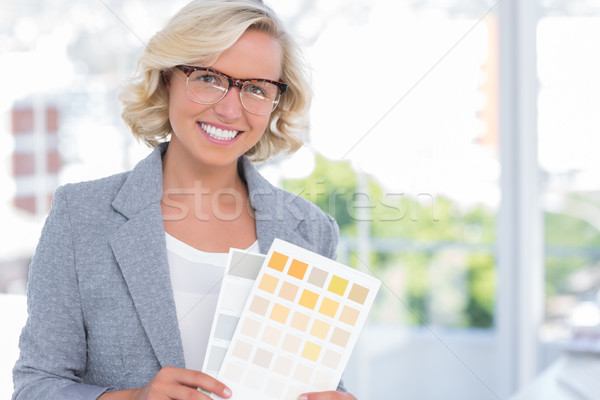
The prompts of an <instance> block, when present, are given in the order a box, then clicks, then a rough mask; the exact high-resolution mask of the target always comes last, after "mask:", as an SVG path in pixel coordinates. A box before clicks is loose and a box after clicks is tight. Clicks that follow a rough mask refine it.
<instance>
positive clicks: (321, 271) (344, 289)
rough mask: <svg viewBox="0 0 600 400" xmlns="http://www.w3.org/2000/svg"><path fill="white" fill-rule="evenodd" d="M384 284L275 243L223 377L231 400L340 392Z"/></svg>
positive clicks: (229, 352) (250, 297)
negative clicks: (230, 394)
mask: <svg viewBox="0 0 600 400" xmlns="http://www.w3.org/2000/svg"><path fill="white" fill-rule="evenodd" d="M380 283H381V282H380V281H379V280H378V279H375V278H373V277H371V276H369V275H367V274H364V273H362V272H360V271H357V270H355V269H352V268H350V267H347V266H345V265H343V264H340V263H338V262H335V261H333V260H330V259H328V258H326V257H323V256H321V255H318V254H316V253H313V252H311V251H308V250H306V249H304V248H301V247H298V246H295V245H293V244H290V243H288V242H285V241H282V240H280V239H276V240H275V241H274V242H273V245H272V246H271V249H270V250H269V253H268V254H267V257H266V258H265V261H264V263H263V264H262V267H261V269H260V272H259V273H258V276H257V277H256V281H255V282H254V285H253V287H252V289H251V291H250V293H249V295H248V299H247V301H246V303H245V306H244V309H243V311H242V313H241V315H240V318H239V322H238V324H237V326H236V329H235V332H234V334H233V337H232V339H231V341H230V344H229V347H228V349H227V352H226V354H225V357H224V359H223V362H222V365H221V368H220V370H219V374H218V379H219V380H221V381H222V382H224V383H225V384H226V385H228V386H229V387H230V388H231V390H232V391H233V396H232V397H231V399H232V400H256V399H277V400H282V399H283V400H296V399H297V398H298V396H299V395H300V394H302V393H305V392H312V391H325V390H335V389H336V387H337V385H338V382H339V381H340V378H341V376H342V372H343V371H344V368H345V366H346V364H347V362H348V359H349V358H350V354H351V352H352V349H353V348H354V345H355V343H356V340H357V339H358V335H359V333H360V330H361V329H362V327H363V325H364V323H365V321H366V318H367V314H368V312H369V310H370V308H371V306H372V304H373V301H374V299H375V295H376V294H377V291H378V290H379V286H380ZM224 290H227V289H226V286H223V288H222V291H221V296H224V297H227V296H228V295H227V293H225V292H224Z"/></svg>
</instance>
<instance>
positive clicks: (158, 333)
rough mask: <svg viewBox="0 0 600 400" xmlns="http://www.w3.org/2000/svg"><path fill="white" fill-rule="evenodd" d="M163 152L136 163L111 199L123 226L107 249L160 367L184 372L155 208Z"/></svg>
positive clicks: (159, 149) (158, 213) (161, 230)
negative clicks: (123, 280)
mask: <svg viewBox="0 0 600 400" xmlns="http://www.w3.org/2000/svg"><path fill="white" fill-rule="evenodd" d="M165 149H166V145H163V146H159V147H157V148H156V149H155V150H154V151H153V152H152V154H150V156H148V157H147V158H146V159H144V160H143V161H141V162H140V163H139V164H138V165H137V166H136V167H135V168H134V169H133V170H132V171H131V173H130V175H129V176H128V178H127V180H126V182H125V183H124V185H123V187H122V188H121V190H120V191H119V193H118V194H117V196H116V197H115V199H114V201H113V207H114V208H115V210H117V211H118V212H120V213H121V214H123V215H124V216H125V217H127V218H128V221H126V222H125V224H123V225H122V226H121V228H120V229H119V230H118V231H117V232H115V234H114V235H113V237H112V239H111V242H110V244H111V246H112V249H113V253H114V255H115V258H116V260H117V263H118V264H119V267H120V268H121V272H122V274H123V277H124V279H125V281H126V283H127V287H128V288H129V292H130V294H131V297H132V299H133V302H134V304H135V307H136V310H137V313H138V315H139V318H140V320H141V322H142V325H143V327H144V330H145V331H146V334H147V336H148V339H149V340H150V343H151V345H152V347H153V349H154V353H155V354H156V357H157V358H158V361H159V362H160V365H161V366H178V367H184V365H185V361H184V357H183V347H182V344H181V335H180V332H179V325H178V322H177V313H176V310H175V301H174V299H173V289H172V286H171V278H170V273H169V267H168V261H167V252H166V245H165V233H164V224H163V218H162V210H161V207H160V199H161V197H162V153H163V152H164V150H165Z"/></svg>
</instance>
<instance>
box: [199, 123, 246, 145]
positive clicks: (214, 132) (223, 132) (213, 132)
mask: <svg viewBox="0 0 600 400" xmlns="http://www.w3.org/2000/svg"><path fill="white" fill-rule="evenodd" d="M200 127H201V128H202V130H203V131H204V132H206V133H207V134H208V136H210V137H211V138H213V139H216V140H224V141H226V140H232V139H234V138H235V137H236V136H237V135H238V134H239V133H240V131H233V130H232V131H230V130H227V129H221V128H217V127H215V126H212V125H208V124H205V123H203V122H202V123H200Z"/></svg>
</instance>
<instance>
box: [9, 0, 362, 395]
mask: <svg viewBox="0 0 600 400" xmlns="http://www.w3.org/2000/svg"><path fill="white" fill-rule="evenodd" d="M300 65H301V62H300V59H299V56H298V53H297V47H296V46H295V45H294V43H293V42H292V41H291V39H290V38H289V36H288V35H287V34H286V33H285V31H284V30H283V28H282V25H281V23H280V22H279V20H278V19H277V18H276V16H275V15H274V14H273V12H272V11H271V10H270V9H269V8H268V7H266V6H265V5H264V4H262V2H260V1H252V0H244V1H225V0H221V1H195V2H192V3H190V4H189V5H187V6H186V7H185V8H183V9H182V10H181V11H180V12H179V13H178V14H177V15H176V16H175V17H174V18H173V19H172V20H171V21H170V22H169V23H168V25H167V26H166V28H165V29H164V30H163V31H161V32H159V33H157V34H156V35H155V37H154V38H153V39H152V40H151V41H150V43H149V44H148V46H147V48H146V50H145V52H144V54H143V56H142V58H141V60H140V69H141V71H140V73H139V77H138V79H136V80H134V81H132V83H131V84H130V85H129V86H128V87H126V88H125V90H124V91H123V93H122V95H121V100H122V101H123V103H124V109H123V118H124V120H125V121H126V122H127V123H128V125H129V126H130V128H131V130H132V132H133V134H134V135H135V136H137V137H138V138H140V139H142V140H144V141H145V142H146V143H147V144H149V145H150V146H153V147H155V149H154V151H153V152H152V153H151V154H150V155H149V156H148V157H147V158H146V159H145V160H143V161H141V162H140V163H139V164H138V165H137V166H136V167H135V168H134V169H133V170H132V171H130V172H128V173H124V174H119V175H116V176H112V177H108V178H105V179H100V180H97V181H92V182H84V183H79V184H72V185H66V186H64V187H61V188H59V189H58V190H57V192H56V194H55V198H54V202H53V207H52V210H51V212H50V215H49V217H48V220H47V222H46V225H45V227H44V230H43V232H42V237H41V239H40V243H39V245H38V248H37V250H36V254H35V256H34V259H33V262H32V265H31V270H30V282H29V290H28V308H29V318H28V321H27V324H26V326H25V328H24V330H23V332H22V335H21V342H20V349H21V355H20V358H19V360H18V362H17V364H16V366H15V369H14V382H15V393H14V396H13V398H14V399H55V398H57V399H58V398H60V399H96V398H100V399H102V400H110V399H208V398H209V397H208V395H207V394H205V393H203V392H202V391H199V390H198V389H201V390H203V391H204V392H208V393H214V394H216V395H218V396H221V397H224V398H228V397H230V396H231V391H230V390H229V389H228V388H227V387H226V386H225V385H224V384H223V383H221V382H219V381H217V380H216V379H214V378H212V377H210V376H208V375H206V374H203V373H202V372H199V369H200V368H199V367H198V366H199V365H200V366H201V365H202V358H203V356H204V354H203V350H202V349H203V348H205V346H206V342H204V343H200V345H198V343H197V342H198V337H206V329H207V328H206V327H208V329H210V324H211V322H212V316H213V315H214V312H215V309H214V304H212V305H211V304H210V302H208V301H207V302H202V306H201V307H196V308H194V310H192V311H191V314H190V315H187V314H186V313H184V311H182V310H183V307H184V304H183V300H182V298H181V297H177V296H176V295H175V294H176V293H178V289H177V285H181V284H183V285H185V284H187V282H186V280H187V281H188V282H189V281H190V280H191V278H190V277H189V276H186V275H185V274H183V277H182V276H181V274H180V272H181V271H185V268H183V266H182V265H181V264H182V263H181V260H179V261H178V258H177V257H176V256H177V255H178V254H177V249H178V248H179V249H181V248H186V249H187V250H186V251H188V252H191V253H193V257H192V258H194V257H199V258H198V259H194V261H195V262H196V263H195V264H194V265H195V267H194V269H192V270H189V271H193V272H195V273H198V271H201V276H202V279H200V280H194V281H195V282H196V281H198V282H200V281H202V282H201V286H202V285H204V288H200V289H197V292H198V293H196V295H207V294H209V292H210V288H207V287H208V286H210V285H211V284H212V283H214V282H218V280H219V279H220V277H219V276H218V272H217V273H216V278H215V273H214V271H216V270H215V267H221V268H222V267H223V265H218V264H220V263H224V257H223V256H224V255H225V253H227V252H228V250H229V249H230V248H232V247H233V248H242V249H251V250H252V249H254V250H257V251H258V250H260V252H262V253H266V252H267V250H268V248H269V247H270V245H271V242H272V241H273V239H274V238H275V237H279V238H282V239H284V240H287V241H289V242H292V243H295V244H298V245H300V246H303V247H306V248H308V249H310V250H313V251H315V252H318V253H320V254H323V255H325V256H328V257H334V256H335V248H336V244H337V235H338V230H337V225H336V223H335V221H334V220H333V219H332V218H331V217H329V216H328V215H326V214H324V213H323V212H321V211H320V210H318V209H317V208H316V207H315V206H313V205H312V204H310V203H308V202H306V201H304V200H302V199H300V198H298V197H296V196H293V195H291V194H290V193H287V192H284V191H282V190H279V189H277V188H275V187H273V186H271V185H270V184H269V183H268V182H267V181H266V180H264V179H263V178H262V177H261V176H260V174H259V173H258V172H257V171H256V170H255V169H254V167H253V166H252V164H251V163H250V161H249V159H252V160H258V161H261V160H265V159H267V158H268V157H270V156H272V155H273V154H276V153H277V152H279V151H282V150H288V151H294V150H296V149H297V148H298V147H299V146H300V141H299V140H298V139H297V138H295V137H294V135H293V133H294V130H295V129H297V128H299V127H301V125H302V121H303V116H304V113H305V111H306V109H307V107H308V104H309V100H310V99H309V89H308V87H307V84H306V81H305V78H304V77H303V73H302V70H301V69H300V67H299V66H300ZM198 260H199V261H198ZM206 260H213V261H206ZM215 260H216V261H215ZM182 268H183V269H182ZM209 271H212V272H210V273H209ZM209 275H210V279H212V280H213V281H214V282H213V281H211V282H209V283H206V282H204V280H206V281H207V282H208V281H210V279H209ZM221 276H222V275H221ZM203 291H204V292H203ZM184 314H185V315H184ZM184 317H185V318H191V319H192V321H197V322H198V323H194V324H192V325H193V326H195V327H197V329H199V330H200V331H201V332H192V331H190V329H192V328H189V326H190V325H189V324H187V325H185V324H183V318H184ZM186 321H187V320H186ZM194 329H196V328H194ZM191 338H194V340H192V339H191ZM205 340H206V338H205ZM191 366H193V368H191ZM186 367H187V368H186ZM301 398H305V399H311V400H318V399H322V400H325V399H354V397H353V396H352V395H350V394H348V393H345V392H343V391H335V392H322V393H310V394H305V395H302V396H301Z"/></svg>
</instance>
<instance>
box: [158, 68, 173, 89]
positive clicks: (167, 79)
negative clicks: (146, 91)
mask: <svg viewBox="0 0 600 400" xmlns="http://www.w3.org/2000/svg"><path fill="white" fill-rule="evenodd" d="M160 76H161V78H162V81H163V83H164V85H165V88H167V91H169V90H170V89H171V71H160Z"/></svg>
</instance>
